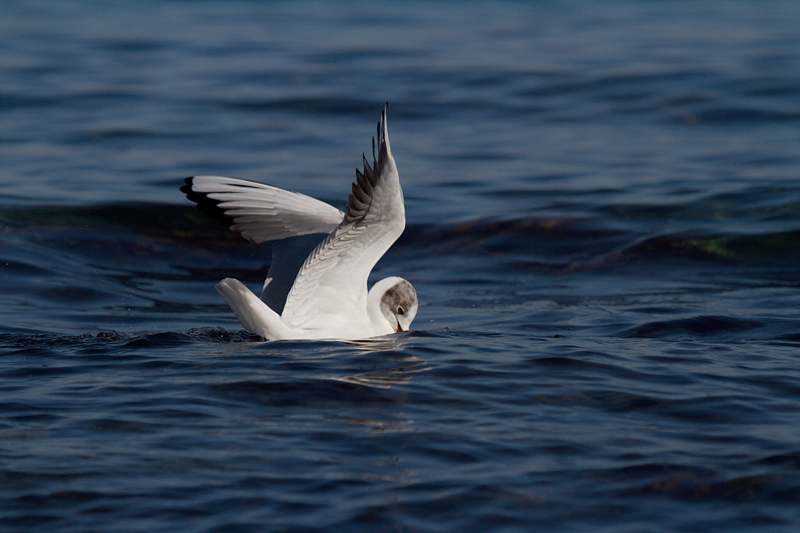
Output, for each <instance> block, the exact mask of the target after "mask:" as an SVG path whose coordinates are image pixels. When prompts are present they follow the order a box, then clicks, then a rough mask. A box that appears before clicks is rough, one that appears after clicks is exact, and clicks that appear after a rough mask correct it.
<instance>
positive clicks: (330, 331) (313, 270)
mask: <svg viewBox="0 0 800 533" xmlns="http://www.w3.org/2000/svg"><path fill="white" fill-rule="evenodd" d="M387 109H388V104H387V105H386V106H385V107H384V109H383V112H382V113H381V119H380V121H379V122H378V134H377V137H378V147H377V154H376V149H375V148H376V147H375V138H374V137H373V139H372V166H370V165H369V163H368V162H367V158H366V156H364V155H362V159H363V163H364V169H363V171H361V170H358V169H356V181H355V183H353V185H352V193H351V194H350V196H349V198H348V199H347V208H346V211H345V212H342V211H340V210H338V209H337V208H335V207H333V206H331V205H329V204H327V203H325V202H321V201H319V200H316V199H314V198H311V197H309V196H306V195H303V194H300V193H296V192H291V191H286V190H283V189H279V188H277V187H272V186H270V185H264V184H261V183H255V182H252V181H246V180H241V179H236V178H225V177H221V176H193V177H190V178H186V180H185V182H186V184H185V185H184V186H182V187H181V191H182V192H184V193H185V194H186V197H187V198H188V199H189V200H191V201H193V202H195V203H196V204H197V207H198V208H199V209H200V210H202V211H204V212H205V213H207V214H208V215H210V216H211V217H212V218H215V219H216V220H218V221H220V222H221V223H222V224H223V225H225V226H227V227H228V228H230V229H231V230H232V231H234V232H236V233H238V234H240V235H241V236H242V237H244V238H245V239H248V240H249V241H251V242H253V243H256V244H261V243H265V242H271V243H272V244H271V247H272V262H271V264H270V267H269V271H268V273H267V279H266V281H265V282H264V286H263V289H262V292H261V297H260V298H259V297H257V296H256V295H255V294H254V293H253V292H251V291H250V289H248V288H247V287H246V286H245V285H244V284H243V283H242V282H240V281H239V280H236V279H233V278H226V279H223V280H222V281H221V282H220V283H218V284H217V286H216V289H217V292H219V293H220V295H221V296H222V298H223V299H224V300H225V301H226V302H227V303H228V305H229V306H230V307H231V309H232V310H233V312H234V314H235V315H236V317H237V318H238V319H239V322H241V324H242V327H244V329H246V330H247V331H249V332H250V333H254V334H256V335H260V336H261V337H264V338H266V339H267V340H270V341H274V340H285V339H327V340H360V339H367V338H371V337H379V336H383V335H389V334H394V333H400V332H402V331H408V330H409V328H410V326H411V322H412V321H413V320H414V317H415V316H416V314H417V309H418V301H417V292H416V290H414V287H413V286H412V285H411V283H409V282H408V281H406V280H405V279H403V278H399V277H394V276H393V277H388V278H385V279H382V280H380V281H378V282H377V283H375V285H373V287H372V288H371V289H370V290H369V291H367V279H368V278H369V275H370V272H372V268H373V267H374V266H375V264H376V263H377V262H378V260H379V259H380V258H381V257H382V256H383V254H384V253H386V251H387V250H388V249H389V248H390V247H391V246H392V244H394V242H395V241H396V240H397V239H398V237H400V235H401V234H402V233H403V230H404V229H405V225H406V217H405V207H404V205H403V191H402V189H401V188H400V176H399V175H398V173H397V165H396V164H395V160H394V157H393V156H392V150H391V147H390V145H389V130H388V126H387V123H386V110H387Z"/></svg>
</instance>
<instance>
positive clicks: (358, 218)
mask: <svg viewBox="0 0 800 533" xmlns="http://www.w3.org/2000/svg"><path fill="white" fill-rule="evenodd" d="M378 139H379V142H378V150H377V156H376V152H375V139H374V138H373V140H372V161H373V164H372V167H370V166H369V164H368V163H367V159H366V157H364V158H363V162H364V170H363V172H361V171H359V170H358V169H357V170H356V182H355V183H354V184H353V193H352V194H351V195H350V197H349V199H348V201H347V212H346V213H345V216H344V219H343V220H342V221H341V224H339V225H338V227H336V229H334V230H333V231H332V232H331V233H330V235H328V237H326V238H325V240H323V241H322V242H321V243H320V244H319V246H317V248H316V249H314V251H313V252H311V254H309V256H308V258H307V259H306V260H305V262H304V263H303V266H302V267H301V268H300V272H299V273H298V275H297V279H296V280H295V282H294V285H293V286H292V289H291V290H290V291H289V295H288V297H287V299H286V305H285V307H284V311H283V315H282V317H283V320H284V322H285V323H287V324H289V325H291V326H293V327H313V326H314V325H315V324H322V323H323V322H324V323H325V325H326V326H331V325H332V324H331V321H336V320H339V319H340V318H341V317H347V316H348V315H350V316H360V315H361V314H364V313H366V301H367V278H368V277H369V274H370V272H371V271H372V268H373V267H374V266H375V263H377V262H378V260H379V259H380V258H381V257H382V256H383V254H384V253H386V251H387V250H388V249H389V247H391V245H392V244H393V243H394V242H395V241H396V240H397V238H398V237H400V235H401V234H402V233H403V230H404V229H405V225H406V217H405V207H404V205H403V191H402V189H401V188H400V177H399V175H398V173H397V166H396V164H395V161H394V157H392V151H391V146H390V144H389V130H388V127H387V123H386V108H384V110H383V112H382V113H381V120H380V122H379V123H378Z"/></svg>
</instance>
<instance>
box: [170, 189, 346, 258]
mask: <svg viewBox="0 0 800 533" xmlns="http://www.w3.org/2000/svg"><path fill="white" fill-rule="evenodd" d="M181 191H183V192H184V193H185V194H186V197H187V198H189V200H191V201H193V202H195V203H197V207H198V208H200V209H201V210H202V211H204V212H205V213H207V214H208V215H210V216H211V217H212V218H214V219H215V220H218V221H219V222H221V223H222V224H223V225H224V226H226V227H228V228H230V229H231V230H232V231H235V232H236V233H238V234H240V235H241V236H242V237H244V238H245V239H247V240H249V241H252V242H254V243H258V244H260V243H262V242H266V241H276V240H280V239H286V238H288V237H297V236H300V235H309V234H312V233H329V232H330V231H332V230H333V229H335V228H336V227H337V226H338V225H339V224H340V223H341V222H342V219H343V218H344V216H345V214H344V213H342V212H341V211H339V210H338V209H336V208H335V207H333V206H331V205H329V204H326V203H325V202H321V201H319V200H315V199H314V198H311V197H310V196H306V195H304V194H300V193H296V192H290V191H284V190H283V189H278V188H276V187H271V186H270V185H263V184H261V183H255V182H252V181H246V180H240V179H236V178H224V177H221V176H194V177H191V178H186V185H184V186H183V187H181Z"/></svg>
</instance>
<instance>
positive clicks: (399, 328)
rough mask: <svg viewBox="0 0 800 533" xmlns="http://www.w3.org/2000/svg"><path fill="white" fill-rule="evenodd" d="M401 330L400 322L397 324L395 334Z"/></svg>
mask: <svg viewBox="0 0 800 533" xmlns="http://www.w3.org/2000/svg"><path fill="white" fill-rule="evenodd" d="M402 331H403V328H401V327H400V322H398V323H397V333H401V332H402Z"/></svg>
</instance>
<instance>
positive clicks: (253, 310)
mask: <svg viewBox="0 0 800 533" xmlns="http://www.w3.org/2000/svg"><path fill="white" fill-rule="evenodd" d="M216 288H217V292H218V293H220V295H221V296H222V297H223V298H224V299H225V301H226V302H227V303H228V305H229V306H230V307H231V309H232V310H233V312H234V314H235V315H236V318H238V319H239V322H241V324H242V327H243V328H244V329H246V330H247V331H249V332H250V333H255V334H256V335H261V336H262V337H265V338H267V339H268V340H271V341H274V340H279V339H287V338H291V337H292V335H291V332H290V331H289V328H288V327H287V326H286V324H284V323H283V319H281V317H280V316H279V315H278V314H277V313H276V312H275V311H273V310H272V309H270V308H269V306H268V305H267V304H265V303H264V302H262V301H261V299H260V298H259V297H258V296H256V295H255V294H253V293H252V292H251V291H250V289H248V288H247V287H245V286H244V284H243V283H242V282H241V281H239V280H238V279H233V278H225V279H223V280H222V281H220V282H219V283H218V284H217V287H216Z"/></svg>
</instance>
